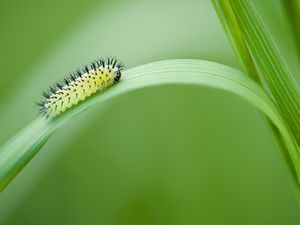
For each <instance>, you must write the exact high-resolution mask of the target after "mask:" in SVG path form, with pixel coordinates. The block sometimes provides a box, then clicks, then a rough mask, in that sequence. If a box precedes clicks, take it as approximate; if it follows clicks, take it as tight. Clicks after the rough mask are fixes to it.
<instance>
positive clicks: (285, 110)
mask: <svg viewBox="0 0 300 225" xmlns="http://www.w3.org/2000/svg"><path fill="white" fill-rule="evenodd" d="M217 1H218V2H219V3H220V2H221V1H220V0H217ZM227 2H228V4H230V10H232V11H228V12H227V14H231V13H233V14H234V16H235V18H236V21H237V22H238V25H239V28H240V30H241V31H242V35H243V37H244V39H245V42H246V44H247V46H248V49H249V50H250V52H251V54H252V56H253V57H252V58H253V59H254V61H255V64H256V66H257V68H258V71H260V76H261V79H262V80H263V81H265V82H263V83H264V84H265V90H266V91H269V90H270V92H271V94H272V96H273V97H274V99H275V101H276V103H277V105H278V108H279V110H280V112H281V113H282V115H283V118H284V119H285V121H286V122H287V124H288V125H289V126H290V128H291V130H292V132H293V135H294V136H295V138H296V141H297V142H298V144H299V143H300V89H299V87H298V86H297V84H296V82H295V81H294V79H293V76H292V75H291V74H290V72H289V71H288V69H287V67H286V66H285V64H284V62H283V60H282V58H281V57H280V55H279V53H278V50H277V49H276V47H275V44H274V43H273V41H272V39H271V36H270V34H269V33H268V32H267V29H266V28H265V26H264V24H263V22H262V20H261V18H260V17H259V16H258V14H257V12H256V10H255V9H254V7H253V5H252V4H251V3H250V1H248V0H244V1H232V0H229V1H227ZM240 54H243V52H240Z"/></svg>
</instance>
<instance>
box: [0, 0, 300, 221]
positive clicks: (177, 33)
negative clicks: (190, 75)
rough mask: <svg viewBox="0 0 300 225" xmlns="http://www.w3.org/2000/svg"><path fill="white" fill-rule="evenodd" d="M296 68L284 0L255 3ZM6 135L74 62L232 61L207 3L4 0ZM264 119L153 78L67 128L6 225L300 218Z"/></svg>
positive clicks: (0, 215) (10, 196)
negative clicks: (153, 81) (114, 58)
mask: <svg viewBox="0 0 300 225" xmlns="http://www.w3.org/2000/svg"><path fill="white" fill-rule="evenodd" d="M253 2H254V4H255V6H256V7H257V9H258V11H259V13H260V14H261V16H262V17H263V19H264V20H265V22H266V24H267V25H268V27H269V29H270V32H271V34H272V35H273V38H274V40H275V41H276V43H277V44H278V46H279V48H280V51H281V53H282V54H283V55H284V57H285V60H286V61H287V63H288V66H289V68H290V70H292V71H293V72H294V74H296V73H298V74H299V68H298V63H297V59H296V56H295V52H294V44H293V41H292V40H293V39H292V37H291V32H290V30H289V26H288V25H287V22H286V18H285V14H284V12H283V9H282V7H281V4H280V1H279V0H266V1H259V0H255V1H253ZM0 27H1V36H0V40H1V41H0V49H1V53H0V66H1V70H2V73H1V82H0V124H1V129H0V144H1V145H2V144H3V143H5V142H6V141H7V140H8V139H9V138H10V137H11V136H13V135H14V134H15V133H16V132H18V131H19V130H20V129H22V128H23V127H24V126H26V125H27V124H28V123H30V122H31V121H32V120H34V118H36V116H37V109H36V107H35V106H34V102H35V101H38V100H39V99H40V96H41V91H42V90H44V89H45V88H47V87H48V85H49V84H52V83H53V82H55V81H56V80H59V79H61V78H62V77H64V75H66V74H68V72H70V71H73V70H74V69H75V68H76V67H78V66H79V65H82V64H85V63H88V62H89V61H91V60H93V59H95V58H98V57H101V56H108V55H112V56H118V57H119V58H121V59H122V61H123V62H124V63H125V65H126V67H127V68H130V67H133V66H137V65H140V64H144V63H148V62H152V61H157V60H163V59H173V58H196V59H204V60H210V61H215V62H219V63H222V64H226V65H229V66H233V67H236V68H239V67H238V64H237V62H236V60H235V58H234V55H233V53H232V51H231V48H230V46H229V44H228V41H227V38H226V36H225V34H224V32H223V30H222V27H221V25H220V23H219V21H218V18H217V16H216V14H215V12H214V9H213V7H212V5H211V3H210V1H208V0H201V1H199V0H184V1H183V0H174V1H170V0H153V1H145V0H143V1H135V0H127V1H96V0H86V1H79V0H76V1H70V0H64V1H58V0H52V1H38V0H27V1H5V2H4V1H1V3H0ZM299 210H300V205H299V201H298V199H297V196H296V194H295V191H294V189H293V183H292V179H291V177H290V174H289V173H288V170H287V167H286V165H285V163H284V160H283V157H282V155H281V152H280V149H279V148H278V147H277V145H276V142H275V139H274V138H273V136H272V135H271V132H270V128H269V127H268V126H267V123H266V120H265V118H263V117H262V116H261V114H260V113H259V112H258V111H257V110H256V109H254V108H253V107H252V106H251V105H249V104H248V103H246V102H244V101H243V100H241V99H240V98H238V97H236V96H233V95H232V94H229V93H226V92H224V91H219V90H214V89H210V88H205V87H203V88H199V87H193V86H187V85H170V86H160V87H152V88H147V89H143V90H139V91H135V92H132V93H128V94H126V95H123V96H121V97H116V98H115V99H113V100H112V101H111V103H110V104H109V106H108V107H107V105H106V107H105V108H102V107H101V105H98V106H97V107H95V108H93V109H92V110H89V111H88V112H85V113H83V114H82V115H80V116H78V117H77V118H75V119H73V120H72V122H71V123H69V124H67V125H65V126H64V127H63V128H62V129H60V130H59V131H58V132H57V133H56V134H55V135H54V136H53V137H52V138H51V139H50V140H49V141H48V143H47V144H46V145H45V147H44V148H43V149H42V151H41V152H40V153H39V154H38V155H37V156H36V157H35V158H34V159H33V160H32V161H31V162H30V164H29V165H28V166H27V167H26V168H25V169H24V170H23V171H22V172H21V173H20V174H19V175H18V176H17V177H16V178H15V180H14V181H13V182H12V183H11V184H10V185H9V186H8V187H7V188H6V190H5V191H3V192H2V193H1V195H0V224H1V225H2V224H5V225H6V224H7V225H8V224H9V225H17V224H18V225H19V224H22V225H23V224H31V225H35V224H36V225H40V224H44V225H48V224H49V225H50V224H51V225H52V224H64V225H69V224H70V225H77V224H106V225H109V224H112V225H118V224H120V225H127V224H128V225H135V224H136V225H142V224H145V225H148V224H162V225H167V224H170V225H171V224H172V225H174V224H182V225H186V224H213V225H215V224H216V225H218V224H228V225H235V224H237V225H238V224H239V225H240V224H249V225H250V224H262V225H267V224H272V225H277V224H278V225H279V224H280V225H282V224H289V225H293V224H300V213H299Z"/></svg>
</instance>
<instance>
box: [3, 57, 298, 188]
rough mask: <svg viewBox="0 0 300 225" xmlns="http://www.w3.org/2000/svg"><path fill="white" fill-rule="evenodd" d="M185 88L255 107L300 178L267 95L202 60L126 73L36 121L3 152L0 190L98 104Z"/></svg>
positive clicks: (288, 138)
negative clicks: (140, 92)
mask: <svg viewBox="0 0 300 225" xmlns="http://www.w3.org/2000/svg"><path fill="white" fill-rule="evenodd" d="M168 84H185V85H194V86H195V85H197V86H208V87H212V88H217V89H222V90H226V91H229V92H231V93H233V94H236V95H238V96H240V97H242V98H243V99H245V100H246V101H248V102H250V103H252V104H253V105H254V106H255V107H256V108H257V109H259V110H260V111H261V112H263V113H264V114H265V115H266V116H267V117H268V118H269V120H270V121H271V122H272V123H273V124H274V126H275V127H276V128H277V129H278V131H279V133H280V135H281V137H282V140H283V143H284V145H285V146H286V150H288V153H287V154H288V155H289V156H290V157H291V160H292V164H290V165H289V166H290V168H291V169H292V170H293V171H294V172H295V173H294V174H295V175H296V176H294V178H295V181H298V180H299V178H300V176H299V175H300V160H299V149H298V146H297V144H296V142H295V140H294V139H293V136H292V135H291V132H290V130H289V128H287V127H286V126H285V123H284V121H283V119H282V117H281V116H280V113H279V111H278V109H277V107H276V105H275V104H274V103H273V101H272V100H271V99H270V98H269V97H268V95H267V94H266V93H265V91H264V90H263V89H262V88H261V87H260V86H258V84H257V83H255V82H254V81H253V80H251V79H250V78H249V77H247V76H246V75H245V74H243V73H242V72H240V71H237V70H235V69H233V68H231V67H228V66H224V65H220V64H217V63H212V62H207V61H200V60H168V61H161V62H155V63H151V64H147V65H143V66H139V67H137V68H133V69H130V70H127V71H124V73H123V78H122V80H121V81H120V82H119V83H118V84H117V85H115V86H114V87H112V88H111V89H109V90H108V91H107V92H105V93H103V94H101V95H97V96H95V97H93V98H90V99H88V100H87V101H85V102H84V103H82V104H80V105H78V106H77V107H74V108H73V109H72V110H70V111H68V112H66V113H63V114H62V115H61V116H58V117H57V118H55V119H53V120H46V119H43V118H38V119H36V120H35V121H34V122H33V123H32V124H30V125H29V126H28V127H27V128H25V129H24V130H23V131H21V132H20V133H19V134H17V135H16V136H15V137H14V138H12V139H11V140H10V141H9V142H8V143H7V144H6V145H4V146H3V147H2V148H1V151H0V189H1V190H2V189H4V188H5V187H6V186H7V184H8V183H9V182H10V181H11V180H12V179H13V178H14V177H15V176H16V175H17V173H19V172H20V171H21V170H22V168H23V167H24V166H25V165H26V164H27V163H28V162H29V161H30V160H31V159H32V158H33V157H34V155H35V154H37V152H38V151H39V150H40V149H41V147H42V146H43V145H44V144H45V143H46V141H47V140H48V139H49V138H50V136H51V135H52V134H53V133H54V132H55V131H56V130H57V129H58V128H60V127H61V126H62V125H63V124H65V123H67V122H68V121H70V120H71V119H72V118H73V117H75V116H76V115H78V114H80V113H82V112H84V111H85V110H87V109H89V108H91V107H93V106H94V105H96V104H102V106H103V107H105V105H106V103H107V102H109V100H110V99H111V98H114V97H116V96H118V95H121V94H124V93H126V92H130V91H133V90H136V89H142V88H146V87H150V86H158V85H168Z"/></svg>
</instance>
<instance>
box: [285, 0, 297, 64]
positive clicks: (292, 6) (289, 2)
mask: <svg viewBox="0 0 300 225" xmlns="http://www.w3.org/2000/svg"><path fill="white" fill-rule="evenodd" d="M282 4H283V6H284V8H285V11H286V15H287V18H288V20H289V23H290V25H291V28H292V32H293V35H294V40H295V44H296V48H297V53H298V60H299V61H300V1H299V0H282Z"/></svg>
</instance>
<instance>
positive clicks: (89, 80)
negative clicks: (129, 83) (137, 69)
mask: <svg viewBox="0 0 300 225" xmlns="http://www.w3.org/2000/svg"><path fill="white" fill-rule="evenodd" d="M122 69H123V65H122V64H121V63H118V61H117V60H116V59H111V58H108V59H107V60H97V61H95V62H92V63H91V65H89V66H84V67H83V69H81V70H77V71H76V72H75V73H72V74H70V76H69V77H68V78H65V79H64V81H63V83H57V84H56V85H55V87H53V88H52V87H51V88H50V91H48V92H44V97H45V98H46V99H45V100H44V101H43V102H41V103H38V105H39V106H40V112H41V113H42V115H46V116H47V117H55V116H58V115H59V114H61V113H63V112H65V111H66V110H67V109H69V108H71V107H73V106H75V105H77V104H78V103H79V102H81V101H84V100H85V99H86V98H88V97H90V96H91V95H93V94H95V93H97V92H103V91H105V90H106V89H107V88H109V87H110V86H112V85H114V84H115V83H116V82H118V81H119V79H120V78H121V70H122Z"/></svg>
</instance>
